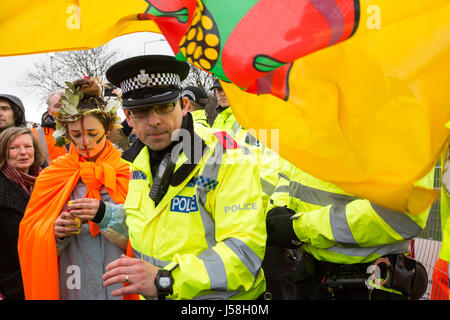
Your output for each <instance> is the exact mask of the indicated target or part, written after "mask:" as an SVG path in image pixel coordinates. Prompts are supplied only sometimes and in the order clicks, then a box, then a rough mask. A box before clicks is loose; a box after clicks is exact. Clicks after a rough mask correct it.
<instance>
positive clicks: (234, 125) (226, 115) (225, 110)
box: [210, 79, 241, 136]
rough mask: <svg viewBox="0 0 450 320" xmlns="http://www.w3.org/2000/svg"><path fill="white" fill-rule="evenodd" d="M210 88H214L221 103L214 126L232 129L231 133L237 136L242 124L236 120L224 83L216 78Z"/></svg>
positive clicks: (221, 128) (215, 127)
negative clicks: (223, 86)
mask: <svg viewBox="0 0 450 320" xmlns="http://www.w3.org/2000/svg"><path fill="white" fill-rule="evenodd" d="M210 90H214V93H215V95H216V98H217V101H218V103H219V105H218V106H217V108H216V110H217V112H218V114H217V117H216V119H214V123H213V125H212V128H214V129H220V130H230V131H231V135H232V136H235V135H236V134H237V133H238V132H239V130H240V129H241V126H240V125H239V122H238V121H237V120H236V117H235V116H234V114H233V111H232V110H231V108H230V102H229V101H228V97H227V95H226V93H225V90H223V88H222V84H221V83H220V81H219V79H215V80H214V84H213V85H212V87H211V88H210Z"/></svg>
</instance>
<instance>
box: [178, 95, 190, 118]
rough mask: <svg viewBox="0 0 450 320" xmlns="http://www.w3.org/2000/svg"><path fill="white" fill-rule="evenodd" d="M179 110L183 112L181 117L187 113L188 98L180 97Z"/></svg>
mask: <svg viewBox="0 0 450 320" xmlns="http://www.w3.org/2000/svg"><path fill="white" fill-rule="evenodd" d="M180 102H182V104H181V111H182V112H183V117H184V116H185V115H186V114H187V112H188V108H189V99H188V98H187V97H183V98H181V101H180Z"/></svg>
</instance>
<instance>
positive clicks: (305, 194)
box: [276, 181, 422, 247]
mask: <svg viewBox="0 0 450 320" xmlns="http://www.w3.org/2000/svg"><path fill="white" fill-rule="evenodd" d="M286 187H287V186H281V187H279V188H278V189H277V190H276V191H277V192H281V191H285V190H286ZM289 195H290V196H292V197H294V198H297V199H299V200H301V201H304V202H307V203H311V204H315V205H320V206H328V205H332V206H331V208H330V225H331V230H332V232H333V237H334V239H335V240H336V242H337V243H339V244H340V245H342V246H344V247H355V246H358V244H357V243H356V241H355V239H354V237H353V235H352V233H351V230H350V226H349V224H348V221H347V215H346V205H347V204H349V203H350V202H352V201H355V200H362V199H359V198H357V197H353V196H349V195H344V194H338V193H332V192H328V191H324V190H319V189H315V188H311V187H307V186H304V185H302V184H300V183H298V182H295V181H290V185H289ZM366 201H367V200H366ZM370 204H371V207H372V208H373V210H374V211H375V212H376V213H377V214H378V216H379V217H380V218H381V219H383V221H384V222H385V223H387V224H388V225H389V227H391V228H392V229H393V230H395V231H396V232H397V233H398V234H399V235H400V236H402V238H403V239H412V238H414V237H415V236H416V235H418V234H419V233H420V232H421V231H422V228H421V227H420V226H419V225H418V224H417V223H416V222H415V221H414V220H413V219H411V218H410V217H409V216H408V215H407V214H405V213H403V212H399V211H394V210H391V209H388V208H385V207H382V206H379V205H376V204H374V203H370Z"/></svg>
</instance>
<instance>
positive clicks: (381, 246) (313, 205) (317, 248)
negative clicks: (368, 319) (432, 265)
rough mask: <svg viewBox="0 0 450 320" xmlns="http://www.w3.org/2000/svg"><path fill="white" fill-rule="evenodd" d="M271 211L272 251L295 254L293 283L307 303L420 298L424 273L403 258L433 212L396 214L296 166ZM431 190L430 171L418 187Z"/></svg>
mask: <svg viewBox="0 0 450 320" xmlns="http://www.w3.org/2000/svg"><path fill="white" fill-rule="evenodd" d="M280 176H281V178H280V180H279V183H278V185H277V188H276V190H275V192H274V193H273V194H272V197H271V199H270V202H269V206H268V215H267V234H268V239H267V243H268V246H269V245H272V246H279V247H281V248H298V247H300V249H301V251H302V253H303V254H302V257H301V259H300V261H299V263H298V264H297V266H296V269H295V274H294V281H295V283H296V286H297V298H298V299H305V300H326V299H338V300H341V299H350V300H355V299H356V300H361V299H362V300H368V299H373V300H377V299H381V300H397V299H399V300H401V299H408V297H409V298H412V299H417V298H420V297H421V296H422V295H423V293H424V292H425V289H426V287H427V281H428V280H427V275H426V271H425V269H424V268H423V266H422V265H421V264H418V263H417V262H416V261H415V260H413V259H409V258H407V257H406V256H405V253H407V252H408V245H409V240H410V239H412V238H414V237H416V236H417V235H418V234H419V233H420V232H421V231H422V230H423V228H424V227H425V225H426V222H427V217H428V210H425V211H424V212H422V213H421V214H419V215H412V214H408V213H403V212H397V211H394V210H391V209H388V208H385V207H382V206H380V205H377V204H375V203H372V202H370V201H369V200H366V199H360V198H358V197H355V196H353V195H351V194H348V193H347V192H345V191H344V190H342V189H340V188H339V187H337V186H336V185H334V184H332V183H329V182H325V181H322V180H320V179H318V178H316V177H313V176H311V175H309V174H307V173H306V172H304V171H302V170H300V169H299V168H296V167H295V166H293V165H291V166H290V168H289V167H286V168H285V170H284V171H283V173H282V174H281V175H280ZM417 184H418V185H420V186H422V187H424V188H432V187H433V172H431V173H430V174H428V175H427V176H425V177H424V178H423V179H421V180H420V181H418V182H417Z"/></svg>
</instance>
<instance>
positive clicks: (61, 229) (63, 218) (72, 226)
mask: <svg viewBox="0 0 450 320" xmlns="http://www.w3.org/2000/svg"><path fill="white" fill-rule="evenodd" d="M77 225H78V222H77V221H76V220H73V216H72V215H71V214H70V212H67V211H63V212H61V214H60V215H59V217H58V218H57V219H56V220H55V227H54V229H55V237H56V238H59V239H62V238H67V237H70V236H73V235H74V233H75V232H78V231H79V230H80V228H81V225H80V228H78V227H76V226H77Z"/></svg>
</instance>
